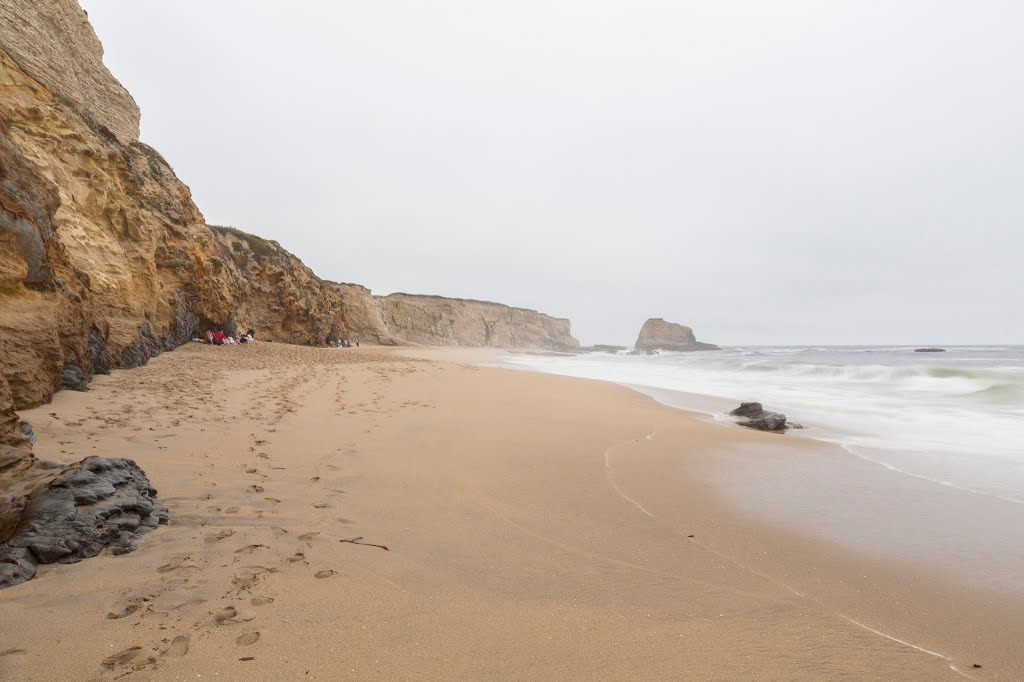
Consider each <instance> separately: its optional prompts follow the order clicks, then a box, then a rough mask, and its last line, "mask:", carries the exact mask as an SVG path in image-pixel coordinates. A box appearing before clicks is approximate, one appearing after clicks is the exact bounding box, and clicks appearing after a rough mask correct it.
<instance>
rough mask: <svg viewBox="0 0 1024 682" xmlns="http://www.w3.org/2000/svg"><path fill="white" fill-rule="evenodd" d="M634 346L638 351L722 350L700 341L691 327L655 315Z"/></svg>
mask: <svg viewBox="0 0 1024 682" xmlns="http://www.w3.org/2000/svg"><path fill="white" fill-rule="evenodd" d="M633 348H634V349H635V350H638V351H654V350H669V351H692V350H721V348H719V347H718V346H716V345H715V344H713V343H704V342H702V341H698V340H697V337H695V336H694V335H693V330H692V329H690V328H689V327H686V326H684V325H681V324H676V323H675V322H666V321H665V320H664V319H662V318H660V317H653V318H651V319H649V320H647V321H646V322H644V326H643V327H641V328H640V335H639V336H638V337H637V339H636V343H635V344H634V345H633Z"/></svg>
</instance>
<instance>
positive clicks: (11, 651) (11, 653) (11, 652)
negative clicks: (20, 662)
mask: <svg viewBox="0 0 1024 682" xmlns="http://www.w3.org/2000/svg"><path fill="white" fill-rule="evenodd" d="M24 653H28V652H26V651H25V650H24V649H5V650H4V651H0V658H3V657H4V656H15V655H17V654H24Z"/></svg>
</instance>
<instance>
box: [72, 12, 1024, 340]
mask: <svg viewBox="0 0 1024 682" xmlns="http://www.w3.org/2000/svg"><path fill="white" fill-rule="evenodd" d="M83 5H84V6H85V8H86V9H87V10H88V11H89V15H90V18H91V20H92V22H93V24H94V26H95V28H96V31H97V33H98V34H99V36H100V38H101V40H103V42H104V45H105V48H106V63H107V65H108V66H109V67H110V69H111V70H112V71H113V72H114V75H116V76H117V77H118V78H120V79H121V81H122V82H123V83H124V84H125V86H126V87H127V88H128V89H129V90H130V91H131V92H132V94H133V95H134V96H135V99H136V100H137V101H138V103H139V105H140V106H141V108H142V111H143V117H142V135H143V139H144V140H145V141H146V142H148V143H150V144H152V145H153V146H155V147H156V148H157V149H159V150H160V152H161V153H163V155H164V156H165V157H167V159H168V160H169V161H170V163H171V164H172V165H173V166H174V168H175V170H176V171H177V173H178V175H179V176H180V177H181V179H182V180H183V181H184V182H186V183H187V184H188V185H189V186H190V187H191V188H192V191H193V195H194V197H195V200H196V202H197V203H198V205H199V207H200V208H201V209H202V210H203V212H204V213H205V215H206V217H207V220H208V221H209V222H211V223H216V224H227V225H234V226H236V227H240V228H242V229H245V230H247V231H250V232H254V233H256V234H259V235H262V236H264V237H268V238H271V239H276V240H278V241H280V242H281V243H282V244H283V245H284V246H285V247H286V248H288V249H290V250H291V251H293V252H294V253H295V254H297V255H298V256H299V257H300V258H302V259H303V260H304V261H305V262H306V263H307V264H308V265H309V266H310V267H312V268H313V269H314V270H315V271H316V272H317V273H318V274H320V275H321V276H323V277H326V278H329V279H335V280H341V281H349V282H358V283H360V284H364V285H366V286H369V287H371V288H372V289H373V290H374V291H375V292H376V293H389V292H391V291H409V292H414V293H437V294H443V295H448V296H464V297H472V298H484V299H491V300H496V301H500V302H503V303H509V304H512V305H520V306H524V307H530V308H537V309H539V310H542V311H544V312H547V313H550V314H553V315H558V316H568V317H570V318H571V319H572V321H573V330H574V332H575V334H576V336H577V338H579V339H581V341H583V342H584V343H595V342H606V343H615V342H619V343H624V344H627V343H632V341H633V340H634V339H635V337H636V332H637V330H638V329H639V327H640V325H641V324H642V322H643V321H644V320H645V319H646V318H648V317H665V318H666V319H670V320H673V321H678V322H682V323H685V324H689V325H691V326H693V327H694V329H695V331H696V333H697V336H698V338H700V339H703V340H707V341H712V342H718V343H723V344H751V343H872V342H875V343H957V342H964V343H980V342H992V343H1024V275H1022V274H1021V270H1022V266H1024V263H1022V261H1024V40H1021V34H1020V30H1021V27H1022V26H1024V3H1020V2H1017V1H1016V0H1014V1H1008V2H995V1H987V2H961V1H941V0H928V1H924V2H907V1H902V2H890V1H878V2H871V1H864V0H861V1H858V2H837V1H835V0H830V1H829V2H820V1H819V0H814V1H809V2H774V3H767V2H684V1H681V0H675V1H665V2H649V1H642V0H641V1H638V0H633V1H630V2H626V1H625V0H622V1H619V2H607V1H601V0H563V1H561V2H553V1H536V2H535V1H533V0H516V2H503V3H498V2H481V1H480V0H465V1H462V2H458V1H454V0H441V1H437V2H424V1H422V0H420V1H415V0H409V1H402V2H400V1H395V0H372V1H366V0H363V1H362V2H349V1H347V0H338V1H337V2H312V1H306V2H298V1H297V2H291V3H283V2H280V0H275V1H273V2H270V1H265V0H244V1H242V0H176V1H175V2H166V0H132V2H124V1H123V0H83Z"/></svg>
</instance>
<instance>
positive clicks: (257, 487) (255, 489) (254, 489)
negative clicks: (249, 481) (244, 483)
mask: <svg viewBox="0 0 1024 682" xmlns="http://www.w3.org/2000/svg"><path fill="white" fill-rule="evenodd" d="M263 490H264V488H263V486H261V485H251V486H249V492H250V493H261V492H263Z"/></svg>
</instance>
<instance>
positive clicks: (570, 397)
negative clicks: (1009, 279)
mask: <svg viewBox="0 0 1024 682" xmlns="http://www.w3.org/2000/svg"><path fill="white" fill-rule="evenodd" d="M481 357H482V356H480V355H479V354H477V355H466V354H465V353H461V354H460V353H459V352H453V351H444V350H439V349H438V350H417V351H414V352H410V351H407V350H403V349H387V350H378V349H367V348H364V349H345V350H336V349H314V348H305V347H298V346H287V345H283V344H268V343H259V344H252V345H249V346H238V347H223V348H215V347H210V346H201V345H199V344H191V345H187V346H184V347H182V348H180V349H178V350H176V351H174V352H172V353H166V354H164V355H162V356H160V357H158V358H156V359H154V360H153V361H152V362H150V364H149V365H147V366H145V367H142V368H139V369H135V370H131V371H117V372H115V373H114V374H112V375H111V376H108V377H97V378H96V380H95V381H94V382H93V384H92V388H91V390H90V391H89V392H87V393H76V392H71V391H63V392H60V393H58V394H57V395H56V396H55V398H54V401H53V402H52V403H51V404H49V405H44V406H42V407H40V408H37V409H33V410H28V411H25V412H23V413H22V416H23V418H25V419H26V420H28V421H30V422H31V423H32V424H33V426H34V427H35V431H36V434H37V435H38V437H39V442H38V443H37V445H36V450H35V451H36V455H37V456H38V457H40V458H44V459H51V460H55V461H58V462H72V461H77V460H78V459H80V458H81V457H83V456H87V455H90V454H102V455H109V456H116V457H128V458H131V459H134V460H135V461H137V462H138V463H139V464H140V465H141V466H142V467H143V468H144V469H145V471H146V472H147V474H148V476H149V478H150V480H151V481H152V483H153V485H154V486H155V487H156V488H157V489H158V490H159V492H160V498H161V499H162V500H163V501H164V502H165V503H166V505H167V506H168V508H169V509H170V513H171V523H170V525H169V526H166V527H160V528H158V529H157V530H155V531H153V532H151V533H149V534H148V535H146V536H145V537H143V539H142V540H141V541H140V542H139V548H138V550H137V551H136V552H134V553H131V554H127V555H124V556H118V557H114V556H110V555H108V554H104V555H101V556H99V557H96V558H94V559H90V560H87V561H84V562H81V563H79V564H75V565H49V566H44V567H42V568H41V570H40V572H39V575H38V577H36V578H35V579H34V580H32V581H30V582H28V583H25V584H22V585H19V586H17V587H14V588H11V589H8V590H4V591H2V592H0V612H2V613H3V624H2V626H0V627H2V643H0V678H2V679H10V680H50V679H68V680H78V679H82V680H93V679H96V680H105V679H121V678H127V679H132V680H135V679H138V680H146V679H153V680H173V679H196V678H197V677H199V676H201V677H202V678H204V679H208V678H211V677H214V678H217V679H248V680H279V679H312V678H317V679H327V680H333V679H395V678H402V679H436V678H474V679H477V678H503V679H508V678H514V679H555V678H557V679H593V678H602V679H639V678H645V679H753V678H756V679H838V678H847V679H894V678H899V679H960V678H961V677H962V676H967V677H971V678H975V679H993V678H998V679H1019V678H1020V677H1021V676H1022V675H1024V653H1022V651H1021V650H1020V646H1019V643H1020V642H1021V641H1024V625H1022V620H1024V619H1022V618H1021V611H1020V610H1019V609H1018V608H1017V604H1016V602H1014V603H1011V604H1006V603H1001V602H1000V600H999V599H997V598H991V599H988V600H986V599H982V598H979V596H978V593H977V592H971V591H966V590H963V589H960V588H959V587H958V586H955V585H952V584H950V583H949V582H947V581H945V580H944V579H943V578H942V576H941V575H934V576H933V575H930V574H928V573H927V572H919V571H916V569H915V571H914V572H913V573H912V574H908V571H907V570H906V567H904V566H901V565H900V564H899V563H898V562H894V561H886V560H883V559H881V558H879V557H876V556H873V555H871V554H869V553H863V554H856V553H851V552H850V551H849V550H848V549H847V548H845V547H841V546H839V545H837V544H834V543H830V542H827V541H825V540H823V539H821V538H813V537H808V536H805V535H801V534H799V533H796V532H793V531H792V529H788V528H784V527H782V526H779V525H778V524H776V525H773V524H771V523H768V522H765V521H762V520H759V519H757V518H754V517H752V516H751V514H750V513H749V510H747V511H744V510H743V509H741V508H740V507H739V506H737V505H736V504H734V503H733V502H731V501H730V500H729V499H728V497H727V496H726V495H724V494H723V492H722V490H721V488H720V486H719V485H718V484H717V483H716V482H717V481H721V480H723V477H725V478H728V477H729V470H730V469H731V468H740V469H746V471H747V473H748V474H749V473H750V471H752V469H750V467H749V466H748V464H749V462H751V461H754V459H752V458H760V459H759V460H758V461H760V462H761V463H762V466H763V467H765V468H771V467H772V466H773V463H776V462H777V463H786V462H790V463H792V462H793V461H803V462H808V461H814V462H818V463H823V464H822V465H823V466H828V463H829V462H830V461H832V460H833V459H835V460H838V455H837V454H836V453H835V452H831V451H830V448H829V447H828V446H826V445H823V444H821V443H818V442H815V441H810V440H807V439H800V438H792V437H789V436H785V437H781V436H778V435H774V434H763V433H758V432H752V431H746V430H743V429H740V428H737V427H730V426H725V425H721V424H713V423H708V422H706V421H704V420H701V419H698V418H696V417H695V416H694V415H691V414H688V413H686V412H684V411H681V410H678V409H674V408H670V407H666V406H664V405H661V404H659V403H657V402H655V401H654V400H652V399H651V398H649V397H647V396H644V395H641V394H639V393H636V392H633V391H631V390H629V389H626V388H622V387H619V386H615V385H612V384H607V383H601V382H594V381H587V380H581V379H571V378H564V377H554V376H547V375H541V374H534V373H529V372H520V371H511V370H505V369H495V368H481V367H477V366H472V365H470V364H466V363H465V361H468V360H477V361H479V360H480V359H481ZM780 465H781V464H780ZM975 664H979V665H982V666H983V667H981V668H976V667H974V666H975Z"/></svg>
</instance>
